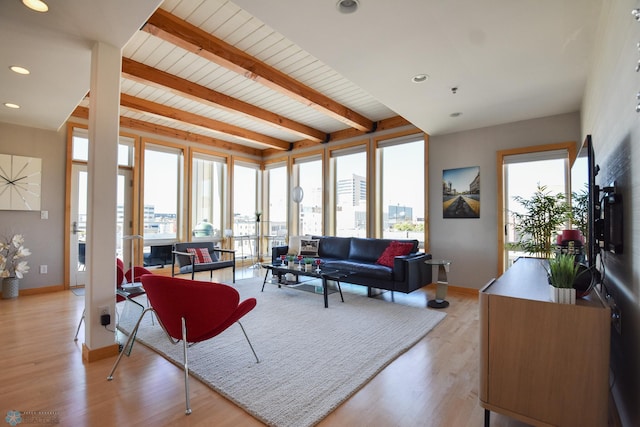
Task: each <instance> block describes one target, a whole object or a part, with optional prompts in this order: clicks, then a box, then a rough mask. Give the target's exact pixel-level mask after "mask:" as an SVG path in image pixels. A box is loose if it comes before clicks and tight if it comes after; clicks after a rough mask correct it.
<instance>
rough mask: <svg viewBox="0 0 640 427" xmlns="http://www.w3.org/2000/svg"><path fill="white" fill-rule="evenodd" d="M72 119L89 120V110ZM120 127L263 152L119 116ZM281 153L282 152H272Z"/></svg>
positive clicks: (81, 109) (254, 153)
mask: <svg viewBox="0 0 640 427" xmlns="http://www.w3.org/2000/svg"><path fill="white" fill-rule="evenodd" d="M71 116H72V117H76V118H80V119H89V109H88V108H87V107H76V109H75V110H74V111H73V113H71ZM120 127H121V128H124V129H130V130H138V131H141V132H147V133H151V134H154V135H158V136H164V137H169V138H176V139H181V140H183V141H190V142H196V143H198V144H203V145H207V146H210V147H213V148H216V149H222V150H226V151H231V152H233V153H242V154H247V155H250V156H258V157H260V156H262V152H263V150H261V149H259V148H253V147H247V146H246V145H241V144H234V143H233V142H228V141H223V140H221V139H217V138H212V137H210V136H206V135H200V134H197V133H194V132H187V131H184V130H179V129H174V128H171V127H169V126H163V125H158V124H155V123H151V122H145V121H143V120H137V119H132V118H130V117H122V116H120ZM274 151H275V152H280V153H281V152H282V150H274Z"/></svg>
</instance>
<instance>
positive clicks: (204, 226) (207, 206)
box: [191, 153, 227, 240]
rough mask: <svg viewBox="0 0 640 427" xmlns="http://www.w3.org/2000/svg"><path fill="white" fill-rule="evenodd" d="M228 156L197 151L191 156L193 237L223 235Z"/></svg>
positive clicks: (207, 237)
mask: <svg viewBox="0 0 640 427" xmlns="http://www.w3.org/2000/svg"><path fill="white" fill-rule="evenodd" d="M226 177H227V159H226V158H225V157H222V156H215V155H210V154H205V153H194V154H193V157H192V159H191V236H192V238H193V240H199V239H205V240H211V239H212V238H216V239H218V238H222V237H223V229H224V226H223V220H224V215H223V212H224V204H225V194H226V188H227V182H226Z"/></svg>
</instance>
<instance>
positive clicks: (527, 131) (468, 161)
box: [429, 112, 581, 289]
mask: <svg viewBox="0 0 640 427" xmlns="http://www.w3.org/2000/svg"><path fill="white" fill-rule="evenodd" d="M567 141H576V142H577V141H581V136H580V115H579V113H577V112H576V113H570V114H563V115H558V116H551V117H544V118H540V119H534V120H526V121H521V122H515V123H509V124H505V125H500V126H492V127H487V128H482V129H474V130H471V131H466V132H458V133H452V134H448V135H442V136H434V137H431V138H430V142H429V235H430V242H431V253H432V254H433V257H434V258H444V259H450V260H452V264H451V271H450V273H449V275H448V279H449V283H451V284H453V285H455V286H462V287H468V288H475V289H479V288H481V287H482V286H484V285H485V284H486V283H487V282H489V281H490V280H491V279H492V278H494V277H496V276H497V268H498V267H497V266H498V252H497V246H498V241H497V240H498V239H497V224H498V216H497V212H496V211H497V199H496V191H497V175H496V174H497V172H496V170H497V169H496V152H497V151H499V150H505V149H510V148H516V147H527V146H533V145H541V144H551V143H557V142H567ZM469 166H480V218H478V219H444V218H442V171H443V170H444V169H455V168H461V167H469Z"/></svg>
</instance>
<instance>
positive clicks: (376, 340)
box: [120, 279, 446, 427]
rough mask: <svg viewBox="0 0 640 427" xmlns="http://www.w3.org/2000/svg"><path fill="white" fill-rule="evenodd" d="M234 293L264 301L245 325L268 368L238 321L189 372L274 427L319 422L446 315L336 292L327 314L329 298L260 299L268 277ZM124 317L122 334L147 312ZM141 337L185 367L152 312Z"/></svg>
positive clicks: (281, 291) (281, 294) (290, 292)
mask: <svg viewBox="0 0 640 427" xmlns="http://www.w3.org/2000/svg"><path fill="white" fill-rule="evenodd" d="M235 286H236V288H237V289H238V290H239V292H240V294H241V296H242V299H244V298H247V297H256V299H257V300H258V304H257V306H256V308H255V309H254V310H253V311H251V312H250V313H249V314H247V315H246V316H245V317H244V318H243V319H242V320H241V322H242V324H243V325H244V327H245V330H246V331H247V335H248V336H249V339H251V342H252V343H253V346H254V348H255V350H256V353H257V354H258V357H259V358H260V363H256V361H255V358H254V357H253V354H252V353H251V350H250V348H249V345H248V344H247V342H246V340H245V338H244V336H243V334H242V330H241V329H240V326H238V325H237V324H235V325H232V326H231V327H230V328H229V329H227V330H226V331H225V332H224V333H222V334H221V335H219V336H218V337H215V338H213V339H212V340H209V341H207V342H204V343H200V344H197V345H195V346H194V347H192V348H190V349H189V367H190V371H191V374H192V376H193V377H196V378H199V379H200V380H201V381H203V382H204V383H205V384H207V385H209V386H210V387H211V388H213V389H214V390H216V391H217V392H219V393H221V394H222V395H224V396H226V397H227V398H228V399H230V400H232V401H233V402H235V403H236V404H238V405H239V406H240V407H242V408H243V409H244V410H246V411H247V412H248V413H250V414H252V415H253V416H254V417H256V418H258V419H259V420H261V421H263V422H264V423H266V424H268V425H272V426H282V427H284V426H295V427H304V426H312V425H314V424H316V423H318V422H319V421H320V420H322V419H323V418H324V417H325V416H327V415H328V414H329V413H330V412H331V411H333V410H334V409H335V408H336V407H338V406H339V405H340V404H341V403H342V402H344V401H345V400H346V399H348V398H349V397H350V396H351V395H353V394H354V393H355V392H356V391H357V390H359V389H360V388H361V387H362V386H363V385H365V384H366V383H367V382H368V381H369V380H370V379H371V378H373V377H374V376H375V375H376V374H377V373H378V372H380V371H381V370H382V369H383V368H384V367H385V366H387V365H388V364H389V363H390V362H392V361H393V360H394V359H395V358H397V357H398V356H399V355H400V354H402V353H403V352H405V351H406V350H408V349H409V348H410V347H411V346H413V345H414V344H415V343H416V342H417V341H418V340H420V339H421V338H422V337H424V336H425V335H426V334H427V333H428V332H429V331H430V330H431V329H432V328H434V327H435V326H436V325H437V324H438V323H439V322H440V321H441V320H442V319H443V318H444V317H445V315H446V314H445V313H443V312H440V311H435V310H432V309H428V308H416V307H408V306H403V305H399V304H395V303H391V302H386V301H380V300H376V299H372V298H367V297H366V296H361V295H355V294H350V293H344V300H345V302H344V303H342V302H340V296H339V295H338V294H332V295H330V296H329V308H324V304H323V298H322V295H321V294H314V293H311V292H306V291H302V290H296V289H288V288H278V287H277V286H275V285H271V284H267V287H266V288H265V291H264V292H260V288H261V286H262V280H261V279H260V280H259V279H245V280H239V281H238V282H237V283H236V285H235ZM121 304H123V303H121ZM128 305H129V306H130V307H131V306H133V304H131V303H128ZM143 305H145V303H143ZM130 307H129V308H130ZM120 311H121V312H122V310H120ZM124 311H125V312H124V313H123V315H122V316H121V319H120V320H121V322H120V327H121V328H122V327H124V328H125V329H128V328H129V329H130V328H131V327H132V325H133V324H134V323H135V320H136V319H137V316H138V313H139V311H137V310H132V309H128V310H124ZM136 311H137V313H135V312H136ZM134 317H135V318H136V319H134ZM138 340H139V341H142V342H143V343H144V344H145V345H147V346H149V347H151V348H152V349H153V350H155V351H157V352H158V353H160V354H162V355H163V356H164V357H166V358H167V359H169V360H171V361H173V362H174V363H177V364H180V363H181V362H182V346H181V345H178V346H174V345H171V344H170V343H169V342H168V340H167V339H166V336H165V335H164V333H163V332H162V330H161V328H160V327H159V326H158V323H157V322H155V325H152V323H151V316H150V315H147V316H145V320H144V321H143V324H142V326H141V329H140V330H139V332H138ZM133 353H134V354H133V355H132V356H133V357H135V346H134V349H133Z"/></svg>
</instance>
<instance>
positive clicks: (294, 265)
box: [287, 261, 296, 270]
mask: <svg viewBox="0 0 640 427" xmlns="http://www.w3.org/2000/svg"><path fill="white" fill-rule="evenodd" d="M287 268H288V269H289V270H293V269H294V268H296V263H295V262H293V261H289V262H288V263H287Z"/></svg>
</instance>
